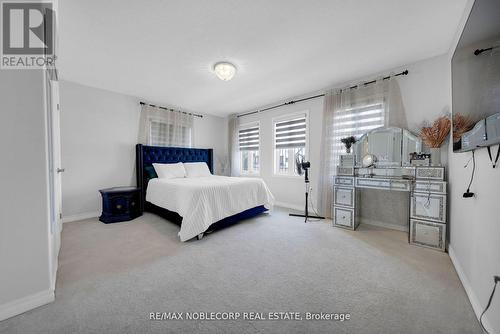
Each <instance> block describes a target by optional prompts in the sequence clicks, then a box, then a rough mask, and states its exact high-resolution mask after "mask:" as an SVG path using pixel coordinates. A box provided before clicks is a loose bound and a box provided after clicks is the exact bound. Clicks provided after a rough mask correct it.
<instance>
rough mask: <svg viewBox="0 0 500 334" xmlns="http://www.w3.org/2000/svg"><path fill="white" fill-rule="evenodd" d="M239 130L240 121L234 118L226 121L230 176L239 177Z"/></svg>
mask: <svg viewBox="0 0 500 334" xmlns="http://www.w3.org/2000/svg"><path fill="white" fill-rule="evenodd" d="M239 128H240V119H239V118H238V117H236V116H230V117H229V121H228V143H229V145H228V148H229V152H228V154H229V167H230V172H231V174H230V175H231V176H240V151H239Z"/></svg>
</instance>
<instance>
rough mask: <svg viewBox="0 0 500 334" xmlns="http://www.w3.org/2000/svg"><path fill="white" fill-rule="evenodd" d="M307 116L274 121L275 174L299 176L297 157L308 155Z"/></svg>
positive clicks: (300, 115)
mask: <svg viewBox="0 0 500 334" xmlns="http://www.w3.org/2000/svg"><path fill="white" fill-rule="evenodd" d="M306 146H307V114H305V113H303V114H298V115H294V116H288V117H286V118H280V119H279V120H275V121H274V174H276V175H298V173H297V169H296V166H295V157H296V156H297V155H298V154H301V155H303V156H305V155H306Z"/></svg>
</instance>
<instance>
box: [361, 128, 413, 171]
mask: <svg viewBox="0 0 500 334" xmlns="http://www.w3.org/2000/svg"><path fill="white" fill-rule="evenodd" d="M421 151H422V140H421V139H420V138H419V137H418V136H416V135H414V134H413V133H411V132H410V131H408V130H406V129H401V128H395V127H387V128H378V129H374V130H371V131H370V132H368V133H366V134H364V135H363V136H362V137H361V138H359V140H358V141H357V142H356V143H355V144H354V154H355V155H356V167H362V166H361V163H362V161H363V157H365V156H366V155H368V154H373V155H374V156H375V158H376V162H375V166H376V167H398V166H410V153H413V152H421Z"/></svg>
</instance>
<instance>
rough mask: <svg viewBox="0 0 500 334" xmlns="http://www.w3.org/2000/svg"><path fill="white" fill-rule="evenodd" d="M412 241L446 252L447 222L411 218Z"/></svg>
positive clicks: (414, 243) (415, 243) (412, 242)
mask: <svg viewBox="0 0 500 334" xmlns="http://www.w3.org/2000/svg"><path fill="white" fill-rule="evenodd" d="M410 243H411V244H413V245H418V246H423V247H429V248H434V249H438V250H441V251H443V252H444V250H445V247H446V224H441V223H433V222H429V221H423V220H418V219H410Z"/></svg>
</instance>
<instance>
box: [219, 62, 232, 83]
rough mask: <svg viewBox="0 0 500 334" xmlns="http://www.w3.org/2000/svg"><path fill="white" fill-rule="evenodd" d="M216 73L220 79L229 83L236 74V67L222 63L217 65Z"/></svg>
mask: <svg viewBox="0 0 500 334" xmlns="http://www.w3.org/2000/svg"><path fill="white" fill-rule="evenodd" d="M214 71H215V74H216V75H217V77H218V78H219V79H221V80H222V81H229V80H231V79H232V78H233V77H234V75H235V74H236V67H235V66H234V65H233V64H231V63H226V62H220V63H217V64H215V66H214Z"/></svg>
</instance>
